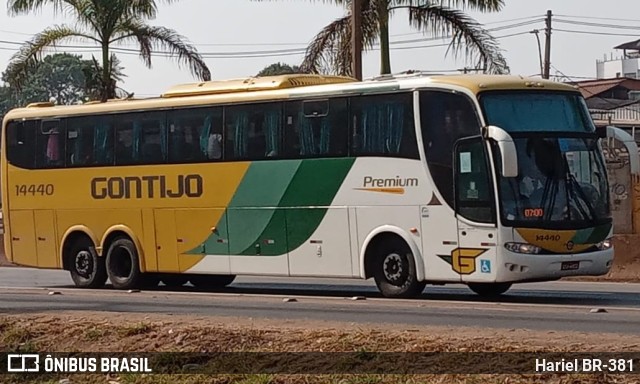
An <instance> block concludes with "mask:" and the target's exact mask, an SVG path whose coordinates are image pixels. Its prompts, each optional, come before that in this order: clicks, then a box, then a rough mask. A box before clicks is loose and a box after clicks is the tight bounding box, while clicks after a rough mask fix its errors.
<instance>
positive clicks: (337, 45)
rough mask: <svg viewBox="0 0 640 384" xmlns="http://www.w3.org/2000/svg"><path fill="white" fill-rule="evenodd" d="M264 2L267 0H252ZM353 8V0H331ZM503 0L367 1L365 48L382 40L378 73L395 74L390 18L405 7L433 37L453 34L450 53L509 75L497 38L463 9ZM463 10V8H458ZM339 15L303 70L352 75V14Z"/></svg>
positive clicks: (487, 8)
mask: <svg viewBox="0 0 640 384" xmlns="http://www.w3.org/2000/svg"><path fill="white" fill-rule="evenodd" d="M254 1H265V0H254ZM333 2H335V3H336V4H339V5H343V6H345V7H347V8H348V9H349V10H350V9H351V0H333ZM503 5H504V0H363V7H362V39H363V41H362V43H363V47H364V49H365V50H366V49H371V48H373V46H374V45H375V44H376V43H379V44H380V51H381V57H380V60H381V65H380V73H381V74H388V73H391V59H390V42H389V19H390V18H391V17H392V16H394V15H395V14H396V13H398V12H401V11H405V12H406V13H407V14H408V16H409V20H408V22H409V24H410V25H411V26H412V27H413V28H415V29H418V30H420V31H422V32H424V33H425V34H431V35H432V36H433V37H435V38H450V39H451V42H450V44H449V49H448V50H447V54H448V53H449V52H452V53H453V55H454V56H458V55H459V54H460V53H464V56H465V57H466V59H467V60H472V61H475V63H474V64H473V65H474V67H476V68H480V69H483V70H484V71H485V72H488V73H508V72H509V68H508V66H507V63H506V60H505V58H504V56H503V55H502V53H501V51H500V49H499V47H498V43H497V41H496V39H495V38H494V37H493V36H491V34H490V33H489V32H488V31H487V30H485V29H484V28H483V27H482V25H481V24H480V23H478V22H477V21H476V20H474V19H473V18H471V17H470V16H468V15H466V14H465V13H464V12H463V11H462V10H477V11H481V12H494V11H499V10H501V9H502V6H503ZM456 8H461V9H462V10H459V9H456ZM347 13H348V14H347V15H346V16H344V17H342V18H339V19H337V20H335V21H334V22H332V23H331V24H329V25H327V26H326V27H324V28H323V29H322V30H321V31H320V33H318V34H317V35H316V36H315V38H314V39H313V41H312V42H311V44H310V45H309V47H308V48H307V52H306V54H305V58H304V61H303V62H302V65H301V70H302V71H303V72H312V73H320V72H334V73H338V74H342V75H351V72H352V69H351V60H352V55H351V14H350V12H347Z"/></svg>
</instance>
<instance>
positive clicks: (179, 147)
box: [169, 108, 223, 163]
mask: <svg viewBox="0 0 640 384" xmlns="http://www.w3.org/2000/svg"><path fill="white" fill-rule="evenodd" d="M222 146H223V140H222V108H200V109H188V110H187V109H185V110H177V111H172V112H169V162H171V163H194V162H200V161H215V160H220V159H222Z"/></svg>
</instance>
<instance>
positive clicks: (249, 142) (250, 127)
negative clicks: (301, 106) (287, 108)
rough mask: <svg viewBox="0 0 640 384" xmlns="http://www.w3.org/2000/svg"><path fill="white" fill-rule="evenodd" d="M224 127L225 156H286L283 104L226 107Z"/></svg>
mask: <svg viewBox="0 0 640 384" xmlns="http://www.w3.org/2000/svg"><path fill="white" fill-rule="evenodd" d="M225 126H226V139H225V140H226V141H225V158H226V159H229V160H262V159H269V158H281V157H283V153H284V145H283V144H284V140H283V134H282V131H283V122H282V103H270V104H255V105H243V106H232V107H227V108H226V109H225Z"/></svg>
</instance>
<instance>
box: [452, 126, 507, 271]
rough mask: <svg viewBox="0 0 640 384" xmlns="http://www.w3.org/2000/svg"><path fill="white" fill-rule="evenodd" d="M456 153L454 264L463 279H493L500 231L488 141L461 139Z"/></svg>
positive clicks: (473, 138) (476, 138)
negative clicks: (455, 247) (456, 228)
mask: <svg viewBox="0 0 640 384" xmlns="http://www.w3.org/2000/svg"><path fill="white" fill-rule="evenodd" d="M454 153H455V201H456V215H457V217H458V248H457V249H456V251H455V252H454V254H453V255H452V260H453V265H454V268H457V272H458V273H459V274H460V277H461V280H462V281H463V282H490V281H493V280H495V277H496V273H495V271H496V268H497V265H496V255H497V250H496V247H497V244H498V239H497V235H498V233H497V228H496V225H495V223H496V218H495V209H494V207H495V204H494V198H493V193H492V185H493V184H492V183H491V177H490V174H489V169H490V168H489V166H488V160H487V159H488V158H487V156H486V147H485V143H484V141H482V139H481V138H480V137H472V138H468V139H462V140H459V141H458V142H457V144H456V147H455V152H454Z"/></svg>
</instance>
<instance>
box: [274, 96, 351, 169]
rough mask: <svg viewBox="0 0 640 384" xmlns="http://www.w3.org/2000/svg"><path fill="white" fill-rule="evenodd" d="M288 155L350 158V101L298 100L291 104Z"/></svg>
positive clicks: (289, 110) (287, 117)
mask: <svg viewBox="0 0 640 384" xmlns="http://www.w3.org/2000/svg"><path fill="white" fill-rule="evenodd" d="M285 119H286V125H285V151H286V153H285V156H286V157H288V158H305V157H340V156H347V154H348V153H347V152H348V151H347V149H348V143H347V138H348V131H349V114H348V103H347V99H331V100H313V101H296V102H291V103H288V104H287V107H286V116H285Z"/></svg>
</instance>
